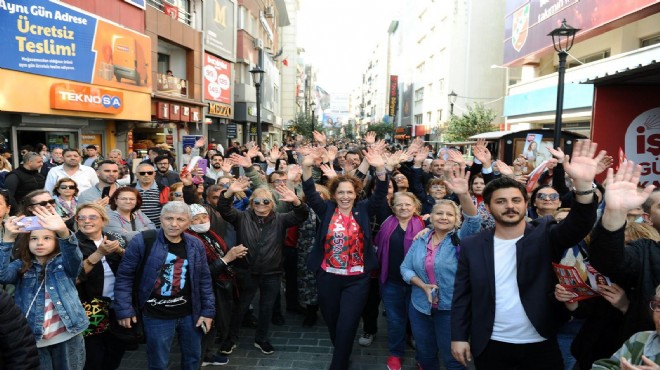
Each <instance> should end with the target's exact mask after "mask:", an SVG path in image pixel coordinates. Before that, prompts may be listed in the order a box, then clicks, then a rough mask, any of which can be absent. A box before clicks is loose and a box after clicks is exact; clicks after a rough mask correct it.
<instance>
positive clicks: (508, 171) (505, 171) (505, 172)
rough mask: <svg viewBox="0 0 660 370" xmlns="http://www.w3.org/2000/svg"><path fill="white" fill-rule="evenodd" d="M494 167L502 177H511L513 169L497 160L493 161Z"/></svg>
mask: <svg viewBox="0 0 660 370" xmlns="http://www.w3.org/2000/svg"><path fill="white" fill-rule="evenodd" d="M495 165H497V170H498V171H499V173H500V174H502V176H506V177H513V168H511V167H510V166H509V165H508V164H506V163H504V162H502V161H500V160H499V159H498V160H496V161H495Z"/></svg>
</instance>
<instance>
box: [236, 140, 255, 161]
mask: <svg viewBox="0 0 660 370" xmlns="http://www.w3.org/2000/svg"><path fill="white" fill-rule="evenodd" d="M258 155H259V147H258V146H256V145H254V143H253V144H252V147H251V148H250V149H248V151H247V157H248V158H250V159H252V158H254V157H256V156H258ZM232 156H233V154H232Z"/></svg>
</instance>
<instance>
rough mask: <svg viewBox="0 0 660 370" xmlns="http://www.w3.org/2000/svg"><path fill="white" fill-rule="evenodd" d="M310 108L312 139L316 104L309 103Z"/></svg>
mask: <svg viewBox="0 0 660 370" xmlns="http://www.w3.org/2000/svg"><path fill="white" fill-rule="evenodd" d="M309 106H310V107H312V139H313V138H314V121H315V118H316V103H315V102H311V103H310V104H309Z"/></svg>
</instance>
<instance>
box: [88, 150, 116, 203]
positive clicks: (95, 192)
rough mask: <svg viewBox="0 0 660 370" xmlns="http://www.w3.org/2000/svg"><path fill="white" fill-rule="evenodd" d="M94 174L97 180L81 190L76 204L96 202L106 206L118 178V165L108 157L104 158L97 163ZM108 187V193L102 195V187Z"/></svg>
mask: <svg viewBox="0 0 660 370" xmlns="http://www.w3.org/2000/svg"><path fill="white" fill-rule="evenodd" d="M96 176H98V178H99V182H98V183H97V184H96V185H94V186H92V187H91V188H89V189H87V190H85V191H83V192H82V193H80V195H79V196H78V204H84V203H91V202H97V203H98V204H100V205H102V206H107V205H108V204H109V203H108V202H109V200H110V196H111V195H112V194H113V193H114V192H115V190H117V188H118V187H119V184H117V178H119V165H118V164H117V162H115V161H112V160H110V159H104V160H102V161H101V162H99V163H98V168H97V169H96ZM106 187H109V188H110V189H108V190H109V191H108V193H107V194H106V195H105V197H104V196H103V189H104V188H106Z"/></svg>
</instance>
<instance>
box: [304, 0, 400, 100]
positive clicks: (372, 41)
mask: <svg viewBox="0 0 660 370" xmlns="http://www.w3.org/2000/svg"><path fill="white" fill-rule="evenodd" d="M397 3H400V2H397V1H395V0H333V1H323V0H300V11H299V13H298V45H299V46H300V47H302V48H304V49H305V53H304V54H302V56H303V58H304V62H305V63H306V64H312V65H313V66H314V67H315V68H316V69H317V71H318V73H317V85H319V86H321V87H322V88H323V89H325V90H326V91H328V92H330V93H333V92H334V93H338V92H339V93H349V92H350V91H351V90H353V89H354V88H356V87H357V86H359V85H360V84H361V81H362V72H364V71H365V69H366V65H367V61H368V59H369V55H370V54H371V52H372V51H373V49H374V47H375V45H376V44H377V43H378V41H380V40H383V41H384V40H386V38H387V29H388V28H389V25H390V23H391V22H392V20H394V19H395V18H394V17H395V15H394V14H395V11H394V9H395V7H396V6H397V5H396V4H397Z"/></svg>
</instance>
